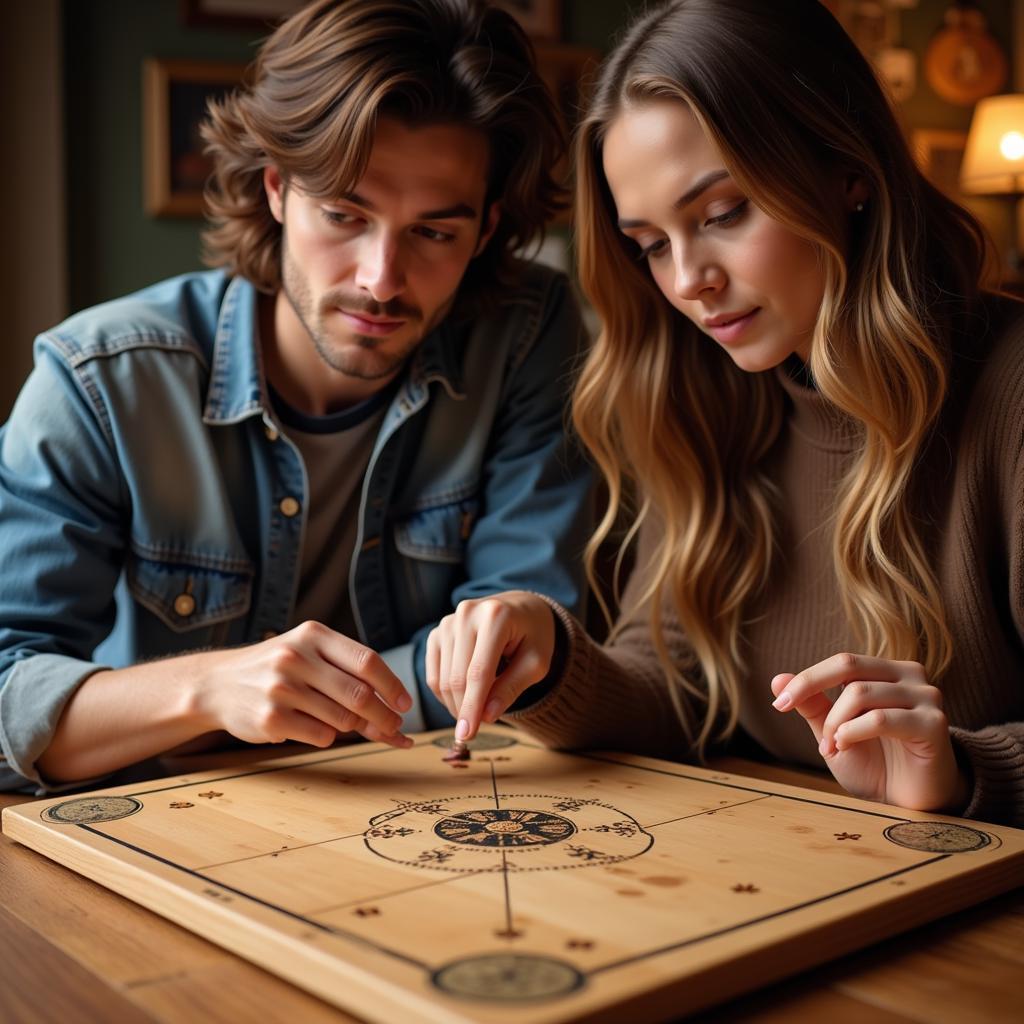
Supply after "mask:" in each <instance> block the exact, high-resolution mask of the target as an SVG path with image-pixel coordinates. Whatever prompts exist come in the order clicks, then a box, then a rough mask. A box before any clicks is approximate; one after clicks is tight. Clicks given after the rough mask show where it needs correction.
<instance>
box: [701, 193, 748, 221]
mask: <svg viewBox="0 0 1024 1024" xmlns="http://www.w3.org/2000/svg"><path fill="white" fill-rule="evenodd" d="M748 202H749V200H747V199H741V200H740V201H739V202H738V203H737V204H736V205H735V206H734V207H733V208H732V209H731V210H727V211H726V212H725V213H720V214H719V215H718V216H717V217H710V218H709V219H708V220H706V221H704V227H710V226H711V225H713V224H718V225H723V226H724V225H728V224H732V223H734V222H735V221H738V220H739V219H740V217H742V216H743V214H744V212H745V211H746V209H747V203H748Z"/></svg>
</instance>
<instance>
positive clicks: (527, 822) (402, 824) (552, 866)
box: [363, 792, 654, 874]
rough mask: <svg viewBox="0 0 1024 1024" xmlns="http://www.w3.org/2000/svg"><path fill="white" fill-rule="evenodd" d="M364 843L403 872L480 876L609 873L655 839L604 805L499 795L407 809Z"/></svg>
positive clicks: (380, 823) (376, 825) (378, 822)
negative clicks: (404, 867)
mask: <svg viewBox="0 0 1024 1024" xmlns="http://www.w3.org/2000/svg"><path fill="white" fill-rule="evenodd" d="M363 840H364V841H365V843H366V846H367V849H369V850H370V852H371V853H375V854H376V855H377V856H378V857H383V858H384V859H385V860H390V861H392V862H393V863H396V864H405V865H408V866H409V867H413V868H426V869H427V870H429V871H450V872H454V873H456V874H459V873H462V872H472V873H474V874H477V873H479V872H484V871H507V872H517V871H563V870H567V869H577V868H594V867H597V868H603V867H608V866H609V865H611V864H618V863H619V862H620V861H624V860H629V859H630V858H632V857H639V856H640V855H641V854H644V853H646V852H647V851H648V850H649V849H650V848H651V844H652V843H653V842H654V837H653V836H652V835H651V833H650V832H648V831H646V830H645V829H644V827H643V826H642V825H641V824H640V822H638V821H637V820H636V819H635V818H634V817H632V815H630V814H627V813H626V812H625V811H623V810H621V809H620V808H618V807H613V806H612V805H611V804H606V803H605V802H604V801H603V800H596V799H593V798H590V797H574V796H565V795H556V794H554V793H501V792H495V793H494V794H493V796H491V797H487V796H484V795H482V794H480V793H473V794H463V795H459V796H447V797H441V798H439V799H437V800H417V801H415V802H412V801H410V802H408V803H403V804H401V805H400V806H399V807H397V808H395V809H394V810H392V811H385V812H384V813H383V814H378V815H376V816H375V817H373V818H371V819H370V823H369V827H368V828H367V829H366V831H365V832H364V833H363Z"/></svg>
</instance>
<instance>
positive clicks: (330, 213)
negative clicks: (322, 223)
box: [320, 210, 355, 224]
mask: <svg viewBox="0 0 1024 1024" xmlns="http://www.w3.org/2000/svg"><path fill="white" fill-rule="evenodd" d="M320 212H321V213H322V214H323V217H324V220H326V221H327V223H328V224H351V223H352V221H353V220H354V219H355V218H354V217H353V216H352V214H350V213H339V212H338V211H337V210H321V211H320Z"/></svg>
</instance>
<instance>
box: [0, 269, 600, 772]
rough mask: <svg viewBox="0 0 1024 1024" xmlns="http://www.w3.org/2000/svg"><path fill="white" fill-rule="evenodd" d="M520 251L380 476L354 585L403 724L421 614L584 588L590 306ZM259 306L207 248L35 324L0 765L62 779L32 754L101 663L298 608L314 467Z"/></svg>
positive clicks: (10, 499) (453, 336)
mask: <svg viewBox="0 0 1024 1024" xmlns="http://www.w3.org/2000/svg"><path fill="white" fill-rule="evenodd" d="M520 270H521V277H520V279H519V283H518V284H517V285H515V286H513V287H510V288H508V289H507V290H506V292H505V298H504V299H503V300H502V301H500V302H498V303H496V304H494V306H493V307H492V308H490V309H489V310H488V311H487V312H486V313H485V314H483V315H478V316H477V317H476V318H475V319H474V320H471V321H462V322H460V321H459V320H458V319H457V318H456V317H455V316H454V315H451V316H449V318H448V319H447V320H446V321H445V322H444V323H443V324H442V325H440V326H439V327H438V328H437V329H436V330H434V331H433V332H432V333H431V334H430V335H429V336H428V337H427V338H426V339H425V340H424V342H423V343H422V344H421V345H420V347H419V349H418V350H417V351H416V353H415V355H414V356H413V357H412V359H411V360H410V363H409V365H408V367H407V369H406V371H405V374H404V379H403V381H402V383H401V385H400V386H399V388H398V389H397V391H396V393H395V395H394V398H393V399H392V401H391V404H390V406H389V407H388V409H387V412H386V414H385V417H384V421H383V424H382V427H381V429H380V432H379V435H378V437H377V440H376V443H375V445H374V448H373V454H372V456H371V458H370V463H369V466H368V468H367V471H366V474H365V477H364V480H363V485H362V494H361V506H360V523H359V534H358V538H357V542H356V552H355V555H354V557H353V559H352V565H351V572H350V575H349V579H348V581H347V583H348V588H349V596H350V599H351V602H352V607H353V610H354V614H355V619H356V622H357V624H358V627H359V634H360V635H359V639H360V640H361V641H362V642H363V643H365V644H367V645H368V646H370V647H372V648H374V649H376V650H378V651H380V652H381V653H382V654H383V656H384V657H385V659H386V661H387V662H388V664H389V665H390V666H391V668H392V669H393V670H394V671H395V672H396V674H397V675H398V676H399V677H400V678H401V679H402V680H403V682H405V683H406V685H407V687H408V689H409V690H410V692H411V693H412V696H413V698H414V700H415V701H416V705H415V706H414V708H413V710H412V711H411V712H410V713H409V714H408V715H407V716H406V721H405V728H406V729H411V730H415V729H417V728H423V727H424V719H423V706H422V705H421V695H420V694H418V693H417V690H418V689H421V688H422V676H423V650H424V647H425V641H426V635H427V633H428V632H429V630H430V628H431V627H432V626H433V624H434V623H435V622H436V621H437V620H438V619H439V618H440V617H441V616H443V615H445V614H447V613H448V612H449V611H451V609H452V608H453V607H454V605H455V604H456V603H457V602H458V601H460V600H462V599H464V598H467V597H477V596H481V595H486V594H489V593H495V592H497V591H501V590H507V589H529V590H536V591H539V592H541V593H544V594H548V595H550V596H551V597H553V598H554V599H555V600H557V601H558V602H560V603H561V604H563V605H566V606H567V607H570V608H577V609H578V608H579V606H580V603H581V600H582V594H583V584H582V578H581V569H580V562H581V554H582V550H583V546H584V544H585V541H586V537H587V535H588V532H589V529H590V526H591V521H590V501H589V481H590V473H589V470H588V468H587V466H586V464H585V462H584V460H583V459H582V457H581V455H580V453H579V451H578V450H577V449H576V447H575V445H574V444H572V442H571V441H570V440H569V439H568V438H567V437H566V434H565V432H564V429H563V428H564V423H565V415H566V397H567V394H568V390H569V384H570V381H569V375H570V373H571V370H572V367H573V361H574V359H575V358H576V356H577V355H578V351H579V348H580V345H581V343H582V339H583V328H582V326H581V322H580V319H579V313H578V310H577V307H576V305H575V303H574V301H573V299H572V296H571V293H570V290H569V288H568V284H567V282H566V280H565V278H564V277H563V276H562V275H560V274H557V273H555V272H554V271H551V270H548V269H547V268H544V267H541V266H538V265H528V264H523V265H522V266H521V268H520ZM256 325H257V320H256V292H255V290H254V288H253V287H252V285H250V284H249V283H248V282H246V281H244V280H242V279H240V278H229V277H228V276H226V275H225V274H224V273H223V272H221V271H212V272H206V273H196V274H188V275H185V276H182V277H178V278H175V279H172V280H169V281H165V282H163V283H161V284H158V285H155V286H153V287H151V288H148V289H146V290H144V291H142V292H139V293H136V294H135V295H131V296H128V297H126V298H123V299H119V300H116V301H114V302H109V303H106V304H104V305H101V306H97V307H95V308H93V309H90V310H86V311H84V312H82V313H79V314H77V315H75V316H73V317H71V318H70V319H69V320H67V321H65V322H64V323H63V324H61V325H60V326H58V327H56V328H54V329H53V330H51V331H48V332H47V333H45V334H43V335H41V336H40V337H39V338H38V339H37V340H36V344H35V368H34V370H33V372H32V374H31V375H30V376H29V378H28V381H27V382H26V384H25V386H24V388H23V390H22V392H21V395H20V396H19V398H18V401H17V403H16V405H15V408H14V410H13V412H12V414H11V418H10V420H9V421H8V422H7V424H6V425H5V426H4V427H3V428H2V429H0V753H2V760H0V787H5V788H10V787H13V786H23V785H25V784H26V783H27V782H34V783H36V784H37V785H39V786H45V783H43V782H42V780H41V779H40V777H39V775H38V772H37V770H36V768H35V760H36V758H37V757H38V756H39V755H40V754H41V753H42V752H43V751H44V750H45V749H46V747H47V746H48V745H49V742H50V739H51V737H52V735H53V731H54V729H55V727H56V724H57V721H58V720H59V718H60V715H61V712H62V710H63V707H64V705H65V703H66V701H67V699H68V698H69V697H70V696H71V694H72V693H73V692H74V690H75V688H76V687H77V686H79V685H80V684H81V683H82V682H83V680H85V679H86V678H87V677H88V676H89V675H90V674H92V673H94V672H96V671H97V670H98V669H99V668H101V667H114V668H119V667H124V666H127V665H131V664H134V663H137V662H139V661H143V660H150V659H153V658H160V657H166V656H169V655H175V654H180V653H184V652H186V651H190V650H197V649H203V648H212V647H222V646H230V645H236V644H245V643H250V642H254V641H258V640H260V639H262V638H266V637H269V636H272V635H274V634H276V633H280V632H283V631H284V630H286V629H289V628H290V627H291V626H293V625H295V623H294V622H293V621H292V609H293V608H294V605H295V599H296V586H297V576H298V571H299V567H300V564H301V555H302V539H303V527H304V523H305V518H306V514H305V509H306V492H307V484H306V474H305V469H304V466H303V463H302V459H301V457H300V455H299V453H298V450H297V449H296V448H295V446H294V445H293V444H292V443H291V442H290V441H289V440H288V439H287V437H286V436H285V431H284V430H283V429H282V427H281V426H280V424H279V423H278V422H277V421H276V419H275V416H274V413H273V411H272V408H271V406H270V403H269V401H268V399H267V390H266V384H265V381H264V377H263V371H262V367H261V360H260V355H259V346H258V344H257V342H256V338H257V326H256ZM338 585H339V586H343V585H345V584H344V581H342V580H339V581H338Z"/></svg>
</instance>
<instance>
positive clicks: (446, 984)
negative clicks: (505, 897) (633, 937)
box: [432, 953, 583, 1003]
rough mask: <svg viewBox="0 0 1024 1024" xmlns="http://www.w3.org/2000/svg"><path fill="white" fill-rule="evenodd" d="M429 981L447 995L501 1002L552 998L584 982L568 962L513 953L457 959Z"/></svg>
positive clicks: (572, 990) (572, 989)
mask: <svg viewBox="0 0 1024 1024" xmlns="http://www.w3.org/2000/svg"><path fill="white" fill-rule="evenodd" d="M432 980H433V982H434V984H435V985H436V986H437V987H438V988H439V989H441V990H442V991H443V992H447V993H448V994H449V995H453V996H463V997H465V998H469V999H487V1000H491V1001H494V1002H503V1003H517V1002H524V1001H526V1000H530V999H554V998H556V997H557V996H564V995H568V994H569V993H570V992H574V991H576V989H578V988H580V987H581V986H582V985H583V975H582V974H580V972H579V971H577V970H576V968H575V967H572V966H571V965H570V964H567V963H564V962H563V961H561V960H555V959H553V958H552V957H547V956H525V955H521V954H513V953H495V954H491V955H487V956H474V957H468V958H466V959H465V960H456V961H454V963H450V964H446V965H445V966H444V967H442V968H441V969H440V970H438V971H435V973H434V976H433V979H432Z"/></svg>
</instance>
